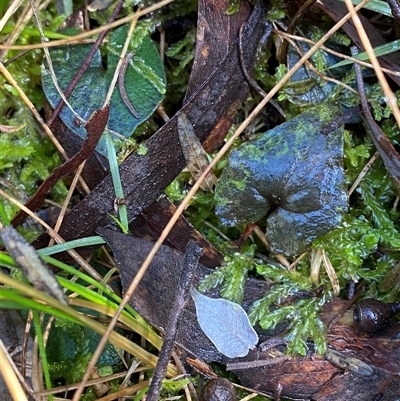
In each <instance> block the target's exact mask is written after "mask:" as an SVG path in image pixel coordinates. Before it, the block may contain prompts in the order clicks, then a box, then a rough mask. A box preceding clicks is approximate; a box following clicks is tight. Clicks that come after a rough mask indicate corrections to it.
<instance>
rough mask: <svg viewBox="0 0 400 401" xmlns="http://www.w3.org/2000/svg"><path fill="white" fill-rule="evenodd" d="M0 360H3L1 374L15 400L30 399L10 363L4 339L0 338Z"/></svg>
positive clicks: (23, 400)
mask: <svg viewBox="0 0 400 401" xmlns="http://www.w3.org/2000/svg"><path fill="white" fill-rule="evenodd" d="M0 360H1V374H2V376H3V378H4V381H5V382H6V384H7V387H8V389H9V391H10V394H11V396H12V398H13V399H14V400H18V401H28V399H27V397H26V395H25V392H24V390H23V389H22V386H21V384H20V382H19V380H18V378H17V376H16V374H15V372H14V369H13V368H12V365H11V363H10V359H9V355H8V352H7V350H6V349H5V347H4V343H3V341H1V340H0Z"/></svg>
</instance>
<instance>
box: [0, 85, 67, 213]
mask: <svg viewBox="0 0 400 401" xmlns="http://www.w3.org/2000/svg"><path fill="white" fill-rule="evenodd" d="M0 79H1V78H0ZM18 103H19V101H16V102H15V104H14V107H18V106H17V104H18ZM20 107H21V109H20V110H19V111H17V112H16V113H15V117H14V118H13V121H14V123H15V124H19V123H20V122H22V118H24V120H25V122H26V125H25V127H24V128H22V129H21V130H20V131H18V132H16V133H12V134H2V135H0V149H1V151H0V176H1V178H2V179H3V180H4V182H5V183H8V184H6V186H7V187H8V188H7V191H8V192H9V193H10V194H11V195H13V196H14V197H16V198H17V199H19V200H20V201H22V202H23V203H24V202H25V201H26V200H27V199H28V198H29V197H30V196H31V195H33V194H34V193H35V191H36V189H37V188H38V186H39V185H40V184H41V182H42V181H43V180H44V179H45V178H46V177H47V176H48V175H50V174H51V172H52V171H53V169H54V168H55V167H57V166H58V165H59V164H60V160H59V157H58V155H57V153H56V152H54V148H53V145H52V144H51V141H50V140H49V139H48V138H46V137H44V136H43V135H42V134H41V133H40V132H38V130H37V125H36V123H35V122H34V121H33V120H32V119H29V118H26V116H28V115H29V111H28V110H27V109H26V107H24V106H22V105H20ZM23 113H25V114H24V117H22V114H23ZM20 114H21V116H20ZM9 123H11V122H10V121H9ZM66 193H67V190H66V188H65V186H64V184H63V183H62V182H58V183H57V185H56V186H55V187H54V188H53V190H52V192H51V194H52V198H53V199H54V200H55V201H58V202H62V200H63V199H64V198H65V196H66ZM0 203H1V204H2V207H4V211H5V214H6V215H7V216H8V218H9V219H11V218H12V217H13V216H14V215H15V213H16V212H17V211H18V208H17V207H16V206H14V205H13V204H10V203H9V202H8V201H6V200H5V199H4V198H1V199H0Z"/></svg>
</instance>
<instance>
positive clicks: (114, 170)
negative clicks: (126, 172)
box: [105, 132, 129, 234]
mask: <svg viewBox="0 0 400 401" xmlns="http://www.w3.org/2000/svg"><path fill="white" fill-rule="evenodd" d="M105 135H106V143H107V155H108V162H109V163H110V173H111V177H112V181H113V185H114V191H115V198H116V199H124V191H123V189H122V183H121V177H120V175H119V169H118V161H117V155H116V154H115V148H114V144H113V142H112V139H111V136H110V134H109V133H108V132H106V134H105ZM118 213H119V218H120V222H121V228H122V231H123V232H124V234H128V232H129V227H128V226H129V222H128V213H127V210H126V205H125V204H120V205H118Z"/></svg>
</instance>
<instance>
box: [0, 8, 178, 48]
mask: <svg viewBox="0 0 400 401" xmlns="http://www.w3.org/2000/svg"><path fill="white" fill-rule="evenodd" d="M174 1H175V0H163V1H160V2H158V3H156V4H154V5H152V6H150V7H147V8H144V9H143V10H141V11H138V12H137V13H134V14H132V15H128V16H127V17H124V18H121V19H119V20H117V21H114V22H112V23H110V24H105V25H102V26H101V27H99V28H96V29H92V30H90V31H87V32H83V33H80V34H78V35H75V36H71V37H70V38H68V39H60V40H53V41H51V42H46V43H37V44H33V45H4V44H0V49H7V50H33V49H42V48H44V47H47V48H48V47H58V46H63V45H72V44H78V43H82V40H83V39H86V38H88V37H91V36H94V35H97V34H99V33H101V32H103V31H107V30H109V29H113V28H117V27H119V26H121V25H124V24H126V23H127V22H131V21H132V20H134V19H137V18H140V17H143V16H145V15H147V14H151V13H152V12H153V11H155V10H158V9H159V8H161V7H164V6H166V5H167V4H169V3H172V2H174Z"/></svg>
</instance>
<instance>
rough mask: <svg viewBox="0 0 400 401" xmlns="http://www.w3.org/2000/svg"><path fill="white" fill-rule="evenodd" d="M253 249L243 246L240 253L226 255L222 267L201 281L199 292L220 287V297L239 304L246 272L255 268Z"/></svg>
mask: <svg viewBox="0 0 400 401" xmlns="http://www.w3.org/2000/svg"><path fill="white" fill-rule="evenodd" d="M255 248H256V246H255V245H250V246H245V247H244V248H243V249H242V250H241V252H234V253H232V254H230V255H226V256H225V259H224V263H223V264H222V266H221V267H220V268H218V269H216V270H215V271H214V272H213V273H211V274H210V275H208V276H207V277H206V278H204V280H202V282H201V284H200V287H199V289H200V291H205V290H208V289H210V288H215V287H217V286H218V285H222V286H221V296H222V297H223V298H226V299H228V300H230V301H232V302H236V303H238V304H241V303H242V301H243V296H244V286H245V283H246V278H247V276H248V272H249V271H250V270H252V269H253V268H254V266H255V265H254V260H253V259H252V256H253V253H254V250H255Z"/></svg>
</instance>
